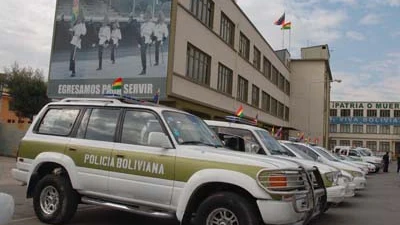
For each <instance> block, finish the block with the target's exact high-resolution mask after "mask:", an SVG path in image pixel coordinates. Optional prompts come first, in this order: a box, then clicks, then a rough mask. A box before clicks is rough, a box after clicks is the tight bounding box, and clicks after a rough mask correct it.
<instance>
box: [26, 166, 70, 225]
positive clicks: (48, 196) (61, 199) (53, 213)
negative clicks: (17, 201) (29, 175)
mask: <svg viewBox="0 0 400 225" xmlns="http://www.w3.org/2000/svg"><path fill="white" fill-rule="evenodd" d="M77 206H78V196H77V194H76V192H75V191H74V190H73V188H72V186H71V183H70V181H69V180H68V179H67V178H65V177H62V176H56V175H52V174H49V175H46V176H45V177H43V178H42V179H41V180H40V181H39V182H38V184H37V186H36V188H35V192H34V195H33V208H34V210H35V213H36V216H37V217H38V218H39V220H40V221H42V222H45V223H50V224H63V223H66V222H68V221H69V220H70V219H71V218H72V216H73V215H74V214H75V212H76V209H77Z"/></svg>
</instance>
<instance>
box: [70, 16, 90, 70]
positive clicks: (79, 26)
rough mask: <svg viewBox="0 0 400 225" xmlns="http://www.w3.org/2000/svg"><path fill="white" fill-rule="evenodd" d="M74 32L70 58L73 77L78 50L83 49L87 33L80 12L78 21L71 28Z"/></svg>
mask: <svg viewBox="0 0 400 225" xmlns="http://www.w3.org/2000/svg"><path fill="white" fill-rule="evenodd" d="M70 31H71V32H72V39H71V42H70V44H71V55H70V59H69V70H70V71H71V77H74V76H75V60H76V51H77V49H81V43H82V37H83V36H85V35H86V25H85V23H84V21H83V17H82V15H81V14H80V15H79V16H78V17H77V19H76V21H75V22H74V23H73V26H72V28H71V29H70Z"/></svg>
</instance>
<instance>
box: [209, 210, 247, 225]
mask: <svg viewBox="0 0 400 225" xmlns="http://www.w3.org/2000/svg"><path fill="white" fill-rule="evenodd" d="M206 225H239V220H238V218H237V216H236V215H235V214H234V213H233V212H232V211H230V210H229V209H225V208H218V209H214V210H213V211H212V212H211V213H210V215H208V217H207V221H206Z"/></svg>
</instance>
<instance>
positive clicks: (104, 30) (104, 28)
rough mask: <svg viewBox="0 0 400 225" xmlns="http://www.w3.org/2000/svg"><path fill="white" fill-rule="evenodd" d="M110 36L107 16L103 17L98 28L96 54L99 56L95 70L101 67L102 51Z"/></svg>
mask: <svg viewBox="0 0 400 225" xmlns="http://www.w3.org/2000/svg"><path fill="white" fill-rule="evenodd" d="M110 38H111V30H110V27H109V26H108V18H107V16H105V17H104V20H103V23H102V25H101V27H100V30H99V47H98V51H99V52H98V56H99V67H98V68H97V70H101V69H102V68H103V67H102V66H103V51H104V48H107V46H108V44H109V41H110Z"/></svg>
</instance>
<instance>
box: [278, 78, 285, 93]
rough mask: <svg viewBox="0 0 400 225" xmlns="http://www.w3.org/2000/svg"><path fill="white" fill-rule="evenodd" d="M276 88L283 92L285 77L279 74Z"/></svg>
mask: <svg viewBox="0 0 400 225" xmlns="http://www.w3.org/2000/svg"><path fill="white" fill-rule="evenodd" d="M278 88H279V89H280V90H281V91H285V77H284V76H283V75H282V74H279V79H278Z"/></svg>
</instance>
